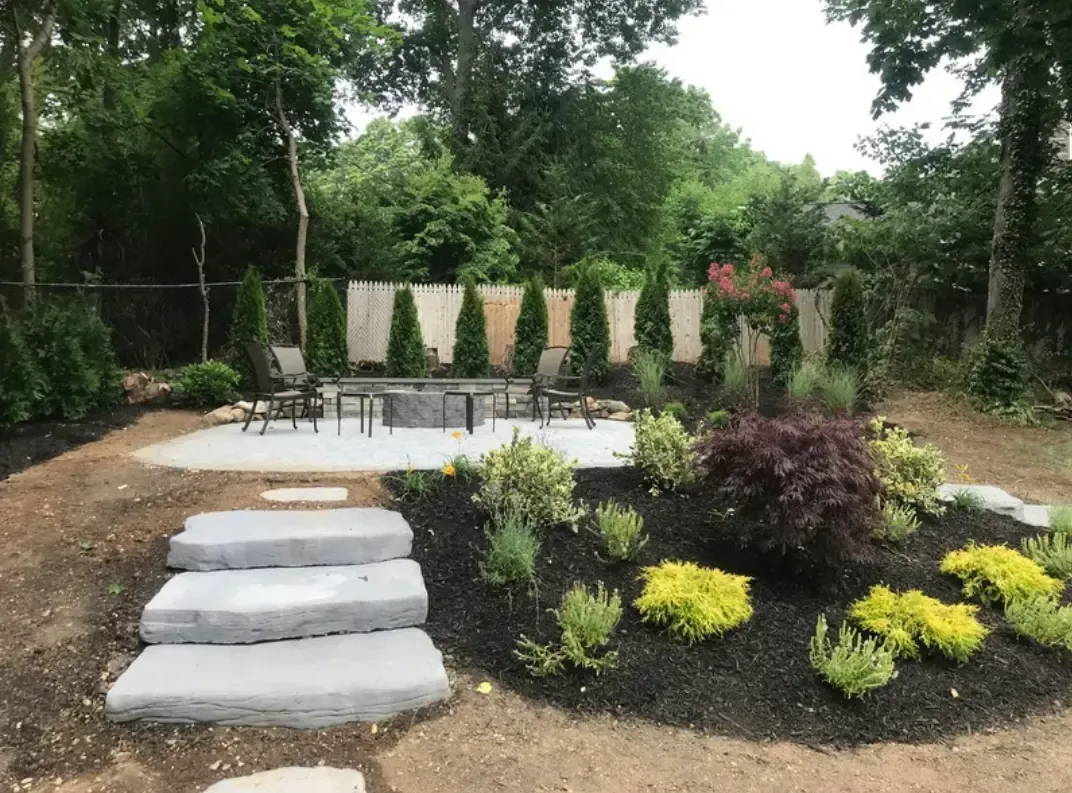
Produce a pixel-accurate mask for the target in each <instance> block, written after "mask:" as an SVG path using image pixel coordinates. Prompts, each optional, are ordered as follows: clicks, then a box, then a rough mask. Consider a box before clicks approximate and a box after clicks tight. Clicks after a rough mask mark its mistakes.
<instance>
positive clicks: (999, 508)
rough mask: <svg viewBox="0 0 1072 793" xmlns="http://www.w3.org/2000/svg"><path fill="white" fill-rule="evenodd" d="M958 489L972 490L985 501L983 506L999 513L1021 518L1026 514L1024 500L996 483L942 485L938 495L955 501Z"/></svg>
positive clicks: (1017, 518) (944, 499)
mask: <svg viewBox="0 0 1072 793" xmlns="http://www.w3.org/2000/svg"><path fill="white" fill-rule="evenodd" d="M958 490H970V491H972V492H973V493H975V494H976V495H977V496H979V498H980V499H981V500H982V502H983V507H984V508H985V509H988V510H990V511H991V512H996V513H997V514H999V515H1007V516H1009V517H1010V518H1015V519H1016V520H1021V519H1022V518H1023V514H1024V502H1023V501H1021V500H1020V499H1018V498H1016V496H1013V495H1010V494H1008V493H1006V492H1005V491H1004V490H1002V489H1001V488H1000V487H995V486H994V485H959V484H957V485H949V484H947V485H942V486H941V487H939V488H938V497H939V498H940V499H942V500H943V501H945V502H947V503H948V502H952V501H953V494H954V493H956V492H957V491H958Z"/></svg>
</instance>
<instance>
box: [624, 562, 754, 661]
mask: <svg viewBox="0 0 1072 793" xmlns="http://www.w3.org/2000/svg"><path fill="white" fill-rule="evenodd" d="M640 577H641V579H642V580H643V581H644V591H643V592H642V593H641V595H640V597H639V598H637V599H636V601H635V602H634V604H633V605H635V606H636V607H637V610H638V611H639V612H640V616H641V618H642V619H643V620H644V622H647V623H650V624H652V625H656V626H658V627H661V628H666V629H667V630H668V631H669V632H670V634H671V635H673V636H675V637H676V638H679V639H683V640H685V641H686V642H688V643H690V644H692V643H693V642H698V641H703V640H704V639H706V638H708V637H710V636H721V635H722V634H724V633H725V632H726V631H729V630H732V629H733V628H736V627H738V626H740V625H743V624H744V623H745V622H747V621H748V620H750V619H751V618H752V599H751V596H750V595H749V592H748V585H749V582H750V581H751V580H752V579H751V578H748V577H746V576H743V575H732V574H730V573H725V572H723V571H722V570H718V569H716V568H706V567H700V566H699V565H697V564H694V563H692V562H663V563H662V564H660V565H658V566H656V567H645V568H644V569H643V571H642V572H641V574H640Z"/></svg>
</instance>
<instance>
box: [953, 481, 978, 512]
mask: <svg viewBox="0 0 1072 793" xmlns="http://www.w3.org/2000/svg"><path fill="white" fill-rule="evenodd" d="M951 497H952V499H953V509H955V510H957V511H958V512H967V513H969V514H974V513H976V512H982V511H983V506H984V504H983V497H982V496H980V495H979V494H978V493H977V492H975V491H974V490H969V489H968V488H966V487H958V488H957V489H956V490H954V491H953V493H952V496H951Z"/></svg>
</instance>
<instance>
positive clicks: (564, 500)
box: [473, 427, 584, 529]
mask: <svg viewBox="0 0 1072 793" xmlns="http://www.w3.org/2000/svg"><path fill="white" fill-rule="evenodd" d="M573 466H574V464H573V463H571V462H569V461H567V460H566V459H565V458H564V457H563V456H562V455H561V454H559V453H558V452H556V451H555V450H554V449H548V448H546V447H544V446H540V445H539V444H537V443H535V442H534V441H533V439H532V438H531V437H529V436H526V437H524V438H522V437H521V436H520V430H519V429H518V428H517V427H515V428H514V436H513V439H512V440H511V441H510V443H507V444H505V445H503V446H500V447H499V448H498V449H493V450H492V451H490V452H488V453H487V454H485V455H484V456H483V457H482V458H481V462H480V482H481V484H480V490H479V491H478V492H477V493H476V495H474V496H473V500H474V501H475V502H476V503H478V504H480V505H481V506H482V507H483V508H484V509H485V510H487V511H488V512H489V513H490V514H492V515H524V516H525V518H526V519H527V520H528V521H529V523H530V525H532V526H533V527H534V528H536V529H546V528H550V527H552V526H573V527H575V526H576V525H577V521H578V520H580V518H581V517H582V516H583V515H584V511H583V510H581V509H579V508H577V507H575V506H574V504H573V488H574V479H573Z"/></svg>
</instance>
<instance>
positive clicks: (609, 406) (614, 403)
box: [599, 399, 630, 413]
mask: <svg viewBox="0 0 1072 793" xmlns="http://www.w3.org/2000/svg"><path fill="white" fill-rule="evenodd" d="M599 406H600V408H602V409H603V410H605V411H607V412H608V413H628V412H629V410H630V408H629V406H628V405H627V404H625V403H624V402H622V401H620V400H617V399H604V400H603V401H602V402H601V403H600V405H599Z"/></svg>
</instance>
